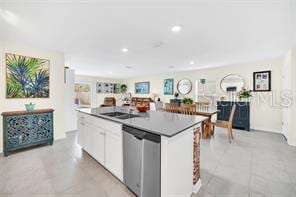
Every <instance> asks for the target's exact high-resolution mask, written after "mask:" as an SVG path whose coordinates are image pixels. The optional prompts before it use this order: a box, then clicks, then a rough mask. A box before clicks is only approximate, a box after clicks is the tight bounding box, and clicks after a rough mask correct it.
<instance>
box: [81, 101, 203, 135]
mask: <svg viewBox="0 0 296 197" xmlns="http://www.w3.org/2000/svg"><path fill="white" fill-rule="evenodd" d="M129 109H130V107H118V106H116V107H101V108H81V109H78V110H77V111H79V112H82V113H86V114H89V115H92V116H96V117H100V118H104V119H107V120H111V121H114V122H118V123H121V124H124V125H128V126H131V127H134V128H137V129H141V130H144V131H147V132H150V133H154V134H157V135H161V136H166V137H172V136H174V135H177V134H178V133H180V132H182V131H185V130H186V129H188V128H190V127H193V126H195V125H197V124H199V123H201V122H202V121H204V120H206V119H207V118H206V117H204V116H190V115H183V114H176V113H170V112H163V111H147V112H145V113H139V112H137V111H133V112H132V114H135V115H138V116H139V117H134V118H129V119H125V120H122V119H118V118H116V117H109V116H106V115H103V114H104V113H109V112H123V113H128V112H129Z"/></svg>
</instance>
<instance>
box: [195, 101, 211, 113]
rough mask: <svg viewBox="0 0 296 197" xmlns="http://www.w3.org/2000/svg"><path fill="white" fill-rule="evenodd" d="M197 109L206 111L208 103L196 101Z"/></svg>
mask: <svg viewBox="0 0 296 197" xmlns="http://www.w3.org/2000/svg"><path fill="white" fill-rule="evenodd" d="M195 104H196V108H197V111H208V110H209V105H210V103H207V102H196V103H195Z"/></svg>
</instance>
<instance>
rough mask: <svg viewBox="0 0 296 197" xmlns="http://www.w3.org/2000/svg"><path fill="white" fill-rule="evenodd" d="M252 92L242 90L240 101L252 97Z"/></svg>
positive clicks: (239, 96) (239, 95)
mask: <svg viewBox="0 0 296 197" xmlns="http://www.w3.org/2000/svg"><path fill="white" fill-rule="evenodd" d="M251 92H252V90H247V89H246V88H242V89H241V91H239V93H238V98H239V100H244V99H248V98H250V97H252V94H251Z"/></svg>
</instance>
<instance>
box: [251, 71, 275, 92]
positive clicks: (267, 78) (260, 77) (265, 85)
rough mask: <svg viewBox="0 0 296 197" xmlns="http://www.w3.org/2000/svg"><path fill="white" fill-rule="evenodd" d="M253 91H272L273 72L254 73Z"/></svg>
mask: <svg viewBox="0 0 296 197" xmlns="http://www.w3.org/2000/svg"><path fill="white" fill-rule="evenodd" d="M253 91H254V92H267V91H271V71H270V70H269V71H260V72H254V73H253Z"/></svg>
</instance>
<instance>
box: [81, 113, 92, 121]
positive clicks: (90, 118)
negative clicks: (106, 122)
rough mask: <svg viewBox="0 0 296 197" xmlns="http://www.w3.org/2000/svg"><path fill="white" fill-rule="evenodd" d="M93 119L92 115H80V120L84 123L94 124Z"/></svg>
mask: <svg viewBox="0 0 296 197" xmlns="http://www.w3.org/2000/svg"><path fill="white" fill-rule="evenodd" d="M92 119H93V117H92V116H91V115H88V114H85V113H81V112H79V113H78V120H79V121H84V122H90V123H91V122H92Z"/></svg>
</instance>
